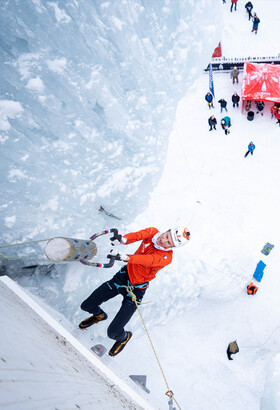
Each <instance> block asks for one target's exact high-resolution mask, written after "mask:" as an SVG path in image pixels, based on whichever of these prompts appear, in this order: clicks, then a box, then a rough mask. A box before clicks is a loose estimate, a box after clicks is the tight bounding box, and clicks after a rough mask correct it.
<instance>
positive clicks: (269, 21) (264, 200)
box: [8, 0, 280, 410]
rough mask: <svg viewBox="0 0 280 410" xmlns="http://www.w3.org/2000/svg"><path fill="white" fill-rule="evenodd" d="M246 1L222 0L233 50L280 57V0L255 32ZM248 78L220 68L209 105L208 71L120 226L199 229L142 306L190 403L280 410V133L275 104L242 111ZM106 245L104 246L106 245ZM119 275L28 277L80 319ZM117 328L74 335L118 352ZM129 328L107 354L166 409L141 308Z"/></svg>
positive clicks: (228, 48) (175, 383) (85, 271)
mask: <svg viewBox="0 0 280 410" xmlns="http://www.w3.org/2000/svg"><path fill="white" fill-rule="evenodd" d="M213 1H214V0H213ZM245 3H246V2H245V0H243V1H242V0H239V2H238V6H237V11H236V12H235V11H234V12H232V13H230V11H229V8H230V0H227V3H226V4H222V1H220V5H219V7H220V8H221V10H222V13H223V19H224V29H223V32H221V40H222V49H223V52H224V55H225V56H227V57H231V56H232V57H237V56H251V55H253V54H254V55H257V56H267V55H278V53H279V48H278V42H277V38H279V35H280V26H279V15H280V14H279V13H280V3H278V1H269V0H255V1H254V2H253V4H254V11H256V12H257V14H258V15H259V18H260V20H261V22H260V26H259V32H258V34H257V35H254V34H253V33H251V23H250V22H248V18H247V16H246V14H245V9H244V5H245ZM216 45H217V44H216V43H215V44H213V49H214V48H215V47H216ZM203 68H204V67H201V70H202V69H203ZM239 79H240V82H239V84H238V85H237V84H235V85H233V84H232V82H231V80H230V78H229V74H223V73H219V74H216V73H214V86H215V95H216V101H215V108H214V110H209V109H208V107H207V104H206V102H205V100H204V96H205V94H206V92H207V91H208V76H207V74H200V75H197V77H196V81H194V82H193V85H192V86H190V87H189V88H188V89H187V90H186V94H185V97H184V98H183V99H182V100H181V101H180V102H179V104H178V107H177V115H176V121H175V122H174V127H173V131H172V133H171V135H170V138H169V143H168V151H167V158H166V160H165V158H164V157H163V158H162V165H164V171H163V174H162V177H161V179H160V182H159V184H158V185H157V187H156V188H155V189H154V191H153V193H152V194H151V197H150V198H149V205H148V208H147V209H145V210H143V212H142V213H140V214H139V215H138V216H137V218H136V219H135V220H134V221H133V223H130V224H129V225H128V224H125V222H124V221H123V223H121V224H119V225H118V227H119V228H120V232H121V233H125V232H128V231H133V230H138V229H141V228H143V227H147V226H156V227H158V228H159V229H160V230H162V231H164V230H165V229H167V228H169V227H170V226H174V225H176V224H184V225H186V226H188V228H189V229H190V231H191V241H190V243H189V244H188V246H187V247H185V248H182V249H177V250H175V251H174V260H173V262H172V265H170V266H168V267H167V268H165V269H164V270H162V271H160V272H159V273H158V275H157V278H156V279H155V280H154V281H152V282H151V284H150V288H149V290H148V291H147V293H146V296H145V299H144V301H145V302H147V301H149V302H150V303H149V304H147V305H144V304H143V305H142V308H141V311H142V312H143V317H144V320H145V322H146V325H147V328H148V331H149V334H150V336H151V339H152V341H153V344H154V347H155V349H156V352H157V354H158V357H159V360H160V363H161V365H162V368H163V370H164V374H165V376H166V379H167V381H168V385H169V387H170V389H171V390H172V391H173V392H174V394H175V398H176V400H177V401H178V403H179V405H180V407H181V408H182V409H190V410H198V409H199V410H200V409H201V410H202V409H203V410H204V409H211V410H212V409H215V410H221V409H227V410H231V409H232V410H236V409H239V410H243V409H244V410H245V409H249V410H257V409H262V410H272V409H278V408H280V395H279V393H280V375H279V352H280V343H279V337H280V320H279V318H280V304H279V296H278V289H279V285H280V277H279V272H278V270H279V269H278V266H279V262H280V260H279V259H280V253H279V249H278V248H279V243H280V233H279V226H280V216H279V206H280V191H279V188H278V187H279V176H280V162H279V152H280V135H279V134H280V128H279V126H278V125H276V124H275V122H276V121H275V120H274V119H271V118H270V111H269V109H270V106H271V104H269V103H267V104H266V107H265V111H264V115H263V116H260V114H256V115H255V119H254V121H252V122H249V121H248V120H247V119H246V115H245V114H242V112H241V108H238V109H237V108H235V109H233V108H232V104H231V96H232V94H233V92H234V91H237V92H238V93H239V95H240V94H241V84H242V74H241V75H240V77H239ZM221 97H223V98H225V99H226V100H227V101H228V115H229V116H230V117H231V120H232V127H231V133H230V134H229V135H227V136H226V135H225V134H224V132H223V131H222V129H221V127H220V120H221V118H222V116H221V114H220V110H219V107H218V104H217V100H218V99H220V98H221ZM253 110H254V111H255V112H256V110H255V109H254V107H253ZM213 113H214V114H215V116H216V118H217V121H218V126H217V130H216V131H211V132H209V127H208V123H207V120H208V118H209V116H210V115H212V114H213ZM250 141H253V142H254V143H255V145H256V149H255V152H254V155H253V156H248V157H247V158H244V154H245V152H246V151H247V145H248V143H249V142H250ZM141 195H145V191H141ZM147 200H148V195H147ZM124 209H125V204H124ZM112 211H113V210H112ZM105 221H106V219H105ZM8 222H9V221H8ZM10 223H13V221H10ZM107 223H108V224H112V226H113V225H114V224H115V221H114V220H110V219H109V218H107ZM267 241H269V242H270V243H272V244H274V245H275V247H274V249H273V250H272V251H271V254H270V255H269V256H264V255H263V254H262V253H261V252H260V251H261V249H262V247H263V245H264V244H265V243H266V242H267ZM101 244H102V245H104V246H105V244H106V242H105V240H104V242H102V241H101ZM101 248H102V246H101ZM134 248H135V247H133V246H131V247H130V248H129V249H130V251H132V250H133V249H134ZM122 250H127V248H122ZM259 260H263V261H264V262H265V263H266V264H267V266H266V268H265V273H264V278H263V280H262V282H261V283H260V288H259V291H258V293H257V294H256V295H255V296H248V295H247V293H246V285H247V284H248V283H249V281H250V280H251V278H252V274H253V272H254V270H255V267H256V265H257V263H258V262H259ZM89 272H90V273H89ZM114 272H115V269H110V270H109V271H105V270H104V271H101V270H98V269H94V268H93V269H91V268H86V267H83V266H80V267H78V266H76V265H74V264H73V265H71V267H69V269H68V270H67V272H59V271H57V272H55V273H52V275H51V276H49V277H43V276H42V275H40V274H38V273H36V274H35V275H34V276H33V277H32V278H31V279H30V278H21V279H18V280H19V282H20V283H22V284H23V285H24V286H26V287H27V288H29V290H31V291H32V292H34V293H35V294H37V295H38V294H39V295H40V296H41V297H42V298H44V299H45V300H48V301H49V303H50V304H52V305H53V307H55V308H56V309H57V310H59V311H60V312H64V313H65V315H66V317H67V318H68V319H69V320H70V321H71V322H72V323H73V324H77V323H78V322H79V321H80V320H81V319H82V318H83V317H85V315H84V313H83V312H81V311H80V310H79V304H80V303H81V301H82V300H83V298H85V297H86V296H88V294H89V293H90V292H91V291H92V290H93V289H94V287H95V286H97V285H99V284H100V283H101V282H102V281H104V280H106V279H108V278H110V277H111V276H112V274H113V273H114ZM60 275H64V276H63V278H64V280H63V281H61V277H60ZM59 281H61V282H60V284H59V285H58V284H57V282H59ZM38 289H39V290H38ZM119 304H120V298H119V299H118V298H116V299H115V300H112V301H110V302H108V303H106V304H105V305H104V306H103V308H104V310H105V311H106V312H107V313H108V315H109V320H110V319H112V318H113V316H114V314H115V312H116V309H117V308H118V306H119ZM108 323H109V322H108V321H106V322H102V323H100V324H99V325H98V326H96V327H92V328H90V329H88V330H87V331H86V332H83V333H79V331H78V330H77V331H76V333H75V336H77V337H78V338H79V340H80V341H82V342H83V343H84V344H85V345H86V346H88V347H91V346H92V344H95V343H102V344H104V345H105V346H106V347H107V348H110V347H111V345H112V341H110V340H108V338H107V337H106V328H107V326H108ZM128 329H129V330H132V332H133V338H132V340H131V341H130V342H129V344H128V345H127V347H126V349H125V350H124V352H122V353H121V354H120V355H119V356H117V357H116V358H114V359H113V360H112V359H110V358H109V357H104V358H103V359H102V360H103V361H104V363H106V365H108V366H109V367H110V368H112V369H113V370H114V371H117V372H118V374H120V375H122V374H123V375H128V374H146V375H147V387H148V389H150V390H151V393H150V400H151V403H152V404H153V405H154V407H155V408H159V409H164V408H167V397H166V396H165V392H166V391H167V386H166V385H165V382H164V378H163V376H162V374H161V371H160V369H159V367H158V364H157V361H156V359H155V357H154V354H153V350H152V348H151V346H150V343H149V339H148V337H147V335H146V332H145V330H144V328H143V326H142V322H141V320H140V318H139V315H138V314H137V313H136V314H135V315H134V317H133V319H132V320H131V322H130V323H129V326H128ZM233 340H237V343H238V345H239V348H240V352H239V353H238V354H237V355H234V356H233V359H234V360H233V361H228V359H227V355H226V349H227V346H228V344H229V343H230V342H232V341H233ZM104 408H106V405H105V407H104Z"/></svg>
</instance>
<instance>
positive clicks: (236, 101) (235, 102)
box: [231, 92, 240, 108]
mask: <svg viewBox="0 0 280 410" xmlns="http://www.w3.org/2000/svg"><path fill="white" fill-rule="evenodd" d="M231 100H232V104H233V108H234V107H235V105H237V107H238V106H239V100H240V97H239V95H238V94H237V92H235V93H234V94H233V96H232V97H231Z"/></svg>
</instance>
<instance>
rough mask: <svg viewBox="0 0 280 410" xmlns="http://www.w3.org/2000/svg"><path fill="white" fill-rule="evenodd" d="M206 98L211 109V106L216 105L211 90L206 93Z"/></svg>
mask: <svg viewBox="0 0 280 410" xmlns="http://www.w3.org/2000/svg"><path fill="white" fill-rule="evenodd" d="M205 100H206V101H207V104H208V107H209V110H210V109H211V107H212V108H214V105H213V95H212V94H211V93H210V92H208V93H207V94H206V95H205Z"/></svg>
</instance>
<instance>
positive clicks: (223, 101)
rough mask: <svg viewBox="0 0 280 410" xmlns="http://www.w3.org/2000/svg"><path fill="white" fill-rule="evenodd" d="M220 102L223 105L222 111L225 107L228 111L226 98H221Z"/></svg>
mask: <svg viewBox="0 0 280 410" xmlns="http://www.w3.org/2000/svg"><path fill="white" fill-rule="evenodd" d="M218 103H219V104H220V105H221V112H222V111H223V109H225V110H226V112H227V102H226V100H224V99H223V98H221V99H220V100H219V101H218Z"/></svg>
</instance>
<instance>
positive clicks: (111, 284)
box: [79, 227, 190, 356]
mask: <svg viewBox="0 0 280 410" xmlns="http://www.w3.org/2000/svg"><path fill="white" fill-rule="evenodd" d="M189 239H190V232H189V231H188V229H187V228H183V227H178V228H172V229H169V230H168V231H166V232H164V233H161V232H159V231H158V229H156V228H146V229H143V230H141V231H138V232H133V233H128V234H126V235H124V236H122V235H118V238H117V239H114V240H113V238H111V240H112V245H129V244H131V243H134V242H137V241H141V243H140V246H139V248H138V249H137V250H136V252H134V254H125V253H123V252H119V251H117V250H112V251H111V254H112V255H118V258H119V260H121V261H123V262H125V263H126V265H124V266H122V267H121V269H120V270H119V271H118V272H117V273H116V274H115V275H114V276H113V277H112V279H110V280H108V281H107V282H104V283H103V284H102V285H101V286H99V287H98V288H97V289H96V290H95V291H94V292H93V293H92V294H91V295H90V296H89V297H88V298H87V299H86V300H85V301H84V302H83V303H82V304H81V309H82V310H84V311H86V312H89V313H91V315H92V316H90V317H89V318H87V319H85V320H83V321H82V322H81V323H80V324H79V327H80V328H81V329H85V328H87V327H89V326H91V325H93V324H95V323H98V322H100V321H102V320H106V319H107V317H108V316H107V314H106V313H105V312H104V311H103V310H102V309H101V308H100V305H101V304H102V303H103V302H106V301H107V300H109V299H112V298H114V297H115V296H117V295H122V297H123V300H122V304H121V307H120V309H119V311H118V312H117V314H116V316H115V317H114V319H113V320H112V322H111V323H110V325H109V327H108V329H107V334H108V337H109V338H110V339H113V340H115V341H116V342H115V343H114V345H113V346H112V348H111V350H110V351H109V355H110V356H116V355H117V354H118V353H120V352H121V351H122V350H123V348H124V347H125V345H126V344H127V342H128V341H129V340H130V339H131V337H132V332H130V331H126V330H125V329H124V327H125V325H126V324H127V323H128V322H129V320H130V319H131V317H132V315H133V314H134V312H135V311H136V309H137V306H136V303H135V301H133V300H132V297H134V296H133V295H132V294H131V290H132V292H133V294H134V295H135V297H136V301H137V302H138V304H140V303H141V301H142V299H143V296H144V294H145V292H146V290H147V288H148V286H149V282H150V281H151V280H152V279H154V278H155V277H156V274H157V272H158V271H159V270H160V269H162V268H164V267H165V266H167V265H169V264H170V263H171V262H172V255H173V248H174V247H180V246H183V245H185V244H186V243H187V241H188V240H189Z"/></svg>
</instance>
